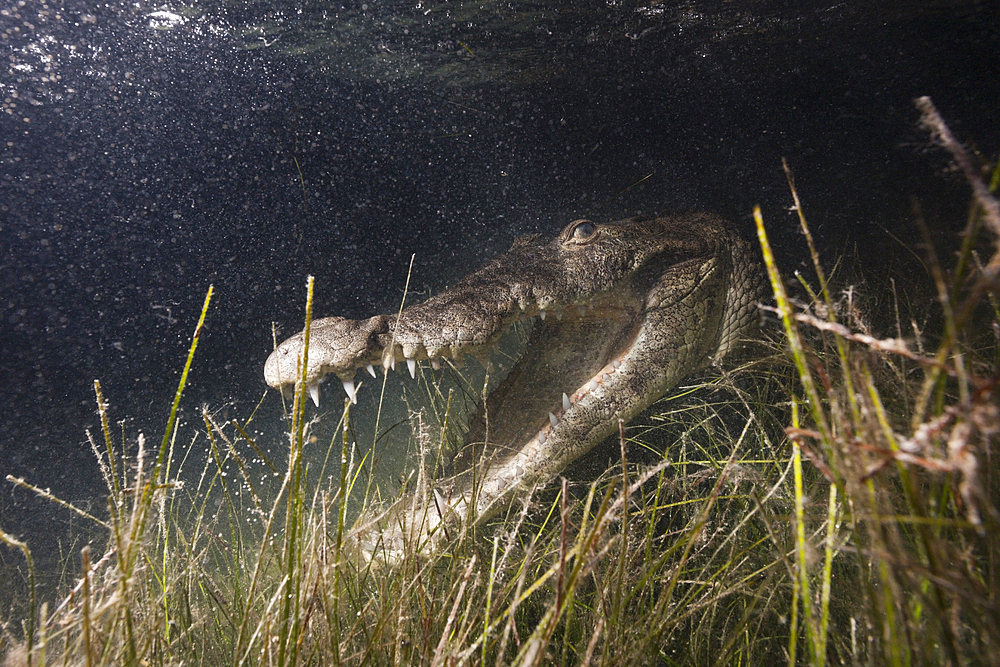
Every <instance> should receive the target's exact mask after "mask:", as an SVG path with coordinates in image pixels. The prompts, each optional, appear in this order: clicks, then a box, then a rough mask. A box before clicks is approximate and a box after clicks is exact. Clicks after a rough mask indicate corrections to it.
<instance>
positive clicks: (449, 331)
mask: <svg viewBox="0 0 1000 667" xmlns="http://www.w3.org/2000/svg"><path fill="white" fill-rule="evenodd" d="M494 294H496V292H495V291H494ZM540 303H541V304H543V305H546V306H548V307H547V308H541V307H539V305H540ZM623 308H624V306H623V303H622V300H621V298H616V299H612V298H611V297H610V295H609V296H607V297H605V298H600V297H598V298H595V299H593V300H592V302H591V303H590V304H589V305H582V304H581V305H576V304H564V303H559V302H557V301H556V300H555V299H552V298H547V299H542V300H540V302H532V301H527V300H525V299H516V298H513V297H512V296H510V295H509V294H508V295H507V296H506V298H502V297H501V298H499V299H497V300H489V301H484V300H483V299H481V298H475V295H474V294H473V293H472V292H471V291H468V292H467V291H465V290H462V291H458V292H456V293H451V294H449V293H447V292H446V293H443V294H441V295H439V297H437V298H432V299H431V300H429V301H427V302H425V303H422V304H418V305H415V306H411V307H409V308H407V309H406V310H404V311H403V312H402V313H401V314H400V316H399V318H398V321H397V320H396V318H393V317H392V316H387V315H377V316H375V317H371V318H368V319H367V320H348V319H345V318H342V317H327V318H323V319H319V320H315V321H314V322H312V325H311V327H310V336H309V350H308V367H307V369H306V373H305V381H306V385H307V389H308V391H309V393H310V395H311V397H312V398H313V401H314V402H315V403H316V404H317V405H318V404H319V389H318V386H319V382H320V381H321V380H322V379H323V378H324V377H325V376H326V375H328V374H330V373H333V374H335V375H337V376H338V377H339V378H340V380H341V382H342V383H343V385H344V389H345V391H346V392H347V395H348V397H350V398H351V400H352V401H353V402H357V395H356V389H355V385H354V377H355V375H356V373H357V371H358V370H359V369H361V368H364V369H366V370H367V371H368V373H370V374H371V375H372V376H373V377H374V376H375V366H377V365H381V366H383V368H385V369H390V368H392V369H395V367H396V364H397V362H398V363H400V364H402V363H404V362H405V363H406V365H407V368H408V370H409V373H410V375H411V376H414V375H415V372H416V364H417V362H419V361H421V360H428V359H429V360H430V361H431V364H432V366H433V367H434V368H435V369H437V368H439V367H440V364H441V361H442V360H443V359H451V360H454V361H456V362H457V363H459V364H461V363H462V361H463V359H464V357H465V356H466V355H469V354H472V355H473V356H476V357H478V358H480V359H483V358H486V357H487V356H488V354H489V350H490V349H491V348H492V347H494V346H495V345H496V344H497V342H498V341H499V339H500V337H501V336H502V335H503V333H504V332H505V331H506V330H507V329H508V328H510V326H511V325H513V324H516V323H524V322H526V321H530V320H533V319H535V320H539V321H541V322H542V323H544V322H545V321H546V319H547V318H552V319H550V320H549V321H550V322H552V321H561V320H563V319H566V320H567V321H568V320H580V319H600V318H602V317H603V318H607V317H611V318H613V319H619V318H621V317H623V315H622V313H623V312H625V311H623ZM633 308H634V306H633ZM304 334H305V332H299V333H298V334H296V335H294V336H292V337H291V338H289V339H288V340H286V341H284V342H283V343H281V344H280V345H279V346H278V347H277V348H276V349H275V350H274V351H273V352H272V353H271V355H270V356H269V357H268V359H267V362H266V363H265V366H264V379H265V380H266V381H267V384H268V385H270V386H271V387H274V388H276V389H280V390H282V391H285V392H287V391H288V390H290V389H291V388H292V387H293V386H294V384H295V383H296V382H297V381H298V379H299V378H300V377H301V376H300V372H301V369H300V366H299V363H300V362H299V357H300V355H301V354H302V351H303V342H304V340H305V335H304ZM563 344H564V345H565V344H573V341H563Z"/></svg>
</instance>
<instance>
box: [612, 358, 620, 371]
mask: <svg viewBox="0 0 1000 667" xmlns="http://www.w3.org/2000/svg"><path fill="white" fill-rule="evenodd" d="M611 365H612V366H614V367H615V370H618V369H619V368H621V367H622V362H620V361H618V360H617V359H615V360H614V361H612V362H611Z"/></svg>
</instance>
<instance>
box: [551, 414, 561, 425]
mask: <svg viewBox="0 0 1000 667" xmlns="http://www.w3.org/2000/svg"><path fill="white" fill-rule="evenodd" d="M558 423H559V418H558V417H556V416H555V415H554V414H552V413H551V412H550V413H549V424H551V425H552V426H555V425H556V424H558Z"/></svg>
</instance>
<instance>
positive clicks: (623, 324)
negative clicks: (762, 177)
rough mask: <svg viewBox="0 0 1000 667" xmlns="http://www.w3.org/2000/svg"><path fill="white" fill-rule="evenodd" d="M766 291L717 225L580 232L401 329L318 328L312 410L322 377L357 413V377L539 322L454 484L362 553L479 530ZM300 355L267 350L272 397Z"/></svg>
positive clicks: (336, 323) (392, 551) (645, 221)
mask: <svg viewBox="0 0 1000 667" xmlns="http://www.w3.org/2000/svg"><path fill="white" fill-rule="evenodd" d="M763 285H764V280H763V273H762V270H761V267H760V264H759V262H758V260H757V259H756V255H755V253H753V251H752V250H751V249H750V246H749V245H748V244H747V243H746V242H745V241H744V240H743V239H742V238H741V237H739V235H737V234H735V233H733V232H732V231H731V230H730V229H729V228H728V226H727V225H726V224H725V223H724V222H723V221H722V220H721V219H720V218H718V217H715V216H712V215H708V214H693V215H685V216H676V217H659V218H630V219H627V220H621V221H618V222H613V223H608V224H598V223H594V222H590V221H585V220H577V221H575V222H572V223H570V225H569V226H568V227H566V228H565V229H564V230H563V231H562V233H561V234H559V236H557V237H556V238H554V239H552V240H551V241H544V240H541V239H540V238H539V237H538V236H537V235H533V236H530V237H524V238H521V239H518V240H517V241H516V242H515V243H514V246H513V247H512V248H511V249H510V251H509V252H507V253H506V254H504V255H502V256H500V257H498V258H497V259H494V260H493V261H491V262H489V263H488V264H486V265H485V266H484V267H483V268H481V269H479V270H478V271H475V272H474V273H472V274H470V275H468V276H466V277H465V278H463V279H462V280H461V281H459V282H458V283H457V284H456V285H454V286H453V287H451V288H449V289H447V290H445V291H444V292H442V293H441V294H438V295H437V296H435V297H432V298H430V299H428V300H427V301H425V302H424V303H421V304H417V305H414V306H410V307H409V308H406V309H405V310H403V312H402V314H401V316H400V317H399V321H398V325H397V320H396V316H395V315H377V316H375V317H372V318H369V319H367V320H347V319H344V318H339V317H331V318H325V319H320V320H316V321H315V322H313V324H312V334H311V338H310V346H309V360H308V361H309V363H308V370H307V373H306V381H307V384H308V386H309V390H310V394H311V395H312V396H313V399H314V400H315V401H317V403H318V399H319V392H318V382H319V380H320V379H321V378H322V377H323V376H324V375H326V374H327V373H335V374H336V375H338V376H339V377H340V379H341V380H342V381H343V382H344V386H345V389H346V390H347V393H348V395H349V396H350V397H351V399H352V400H355V401H356V392H355V389H354V383H353V379H354V376H355V373H356V372H357V371H358V370H359V369H361V368H367V369H368V371H369V372H371V373H372V374H374V370H373V368H372V366H373V365H375V364H381V365H383V366H384V367H385V368H387V369H388V368H389V367H395V364H396V363H397V362H398V363H402V362H406V363H407V365H408V366H409V369H410V374H411V375H412V374H413V369H414V365H415V363H416V362H419V361H420V360H423V359H430V360H431V362H432V365H433V366H434V367H435V368H436V367H437V366H438V365H439V360H440V359H441V358H443V357H450V358H456V359H461V357H463V356H464V355H465V354H470V353H472V354H479V355H481V354H483V352H484V351H486V350H488V349H489V346H490V345H492V344H494V343H496V342H497V340H499V338H500V336H501V334H502V333H503V332H504V330H505V329H506V328H507V327H508V326H509V325H511V324H513V323H515V322H517V321H519V320H522V319H525V318H536V319H535V321H534V328H533V330H532V333H531V336H530V338H529V341H528V344H527V348H526V349H525V351H524V353H523V354H522V356H521V359H520V360H519V361H518V363H517V364H516V365H515V366H514V368H513V369H511V371H510V373H509V375H508V376H507V378H506V379H505V380H504V382H503V383H502V384H501V385H500V386H499V387H497V388H496V389H495V390H494V391H493V392H492V393H491V394H490V396H489V397H488V399H487V401H486V405H485V408H484V409H481V411H480V418H479V419H474V420H473V421H472V426H471V427H470V430H469V433H468V434H467V436H466V447H465V449H464V450H463V451H462V452H460V453H459V456H458V457H457V459H456V463H455V466H454V468H455V470H456V471H457V473H456V475H455V476H454V477H452V478H450V479H448V480H444V481H437V482H435V483H434V488H433V489H432V490H431V491H432V493H428V494H426V496H427V497H433V502H421V501H419V500H418V499H415V500H413V501H409V502H407V501H404V502H402V503H400V504H399V505H398V506H397V507H396V508H395V510H394V511H392V512H390V513H389V514H388V515H387V516H386V517H382V518H381V520H379V521H375V522H374V523H375V524H377V525H376V526H374V527H373V526H365V529H364V530H360V531H358V532H357V533H356V538H357V544H358V547H359V550H360V552H361V554H362V555H363V556H364V557H366V558H373V557H376V555H377V556H378V557H380V558H382V559H384V560H386V561H388V562H392V561H394V560H395V559H396V558H398V557H399V555H400V554H401V553H402V550H403V547H404V542H407V541H411V540H414V541H415V543H414V544H413V548H416V549H417V550H418V551H422V552H425V553H426V552H429V551H433V550H435V549H439V548H441V547H442V546H443V544H444V542H445V541H446V540H447V535H448V533H449V532H450V531H449V530H448V527H449V526H451V525H458V524H460V523H461V522H464V521H472V522H475V523H478V522H482V521H485V520H487V519H489V518H490V517H492V516H494V515H495V514H496V513H497V512H498V511H499V510H500V509H501V508H503V507H504V506H505V505H506V504H507V503H509V502H510V501H511V500H512V499H514V498H515V497H518V496H521V495H523V494H525V493H527V492H529V491H530V490H531V489H532V488H534V487H536V486H538V485H541V484H545V483H547V482H549V481H551V480H552V479H554V478H555V477H556V476H557V475H558V474H559V473H560V472H562V471H563V470H564V469H565V468H566V467H567V466H568V465H570V464H571V463H572V462H573V461H575V460H576V459H577V458H579V457H580V456H582V455H583V454H584V453H586V452H587V451H589V450H590V449H591V448H593V447H594V446H595V445H597V444H598V443H600V442H601V441H602V440H604V439H605V438H607V437H608V436H610V435H611V434H612V433H614V432H615V431H616V430H617V424H618V420H619V419H623V420H625V421H628V420H630V419H632V418H633V417H635V416H636V415H637V414H639V413H640V412H641V411H642V410H644V409H645V408H647V407H648V406H649V405H650V404H652V402H653V401H655V400H656V399H657V398H659V397H660V396H662V395H663V394H664V393H666V392H667V391H668V390H669V389H670V388H672V387H673V386H674V385H676V384H677V383H678V382H679V381H680V380H681V379H683V378H684V377H686V376H688V375H691V374H692V373H695V372H697V371H699V370H701V369H703V368H705V367H706V366H708V365H709V364H711V363H714V362H717V361H719V360H721V358H722V357H723V356H724V355H725V354H726V353H727V352H729V351H731V350H732V349H734V348H735V347H737V346H738V345H739V342H740V341H741V340H742V339H745V338H746V337H748V336H749V335H751V333H752V330H753V328H754V324H755V322H756V319H757V318H756V314H755V311H756V303H757V300H758V299H759V298H760V296H761V294H762V288H763ZM302 343H303V334H302V333H299V334H297V335H295V336H292V337H291V338H289V339H288V340H286V341H285V342H283V343H282V344H281V345H279V346H278V348H277V349H276V350H275V351H274V352H273V353H272V354H271V356H270V357H269V358H268V360H267V363H266V365H265V368H264V377H265V379H266V380H267V383H268V384H269V385H271V386H272V387H275V388H280V389H283V390H286V389H288V388H290V387H291V386H294V383H295V381H296V377H297V376H296V365H297V363H298V359H299V356H300V355H301V351H302ZM483 411H485V414H486V415H488V419H484V418H481V417H482V416H483ZM486 424H488V429H487V428H486ZM474 463H475V465H473V464H474ZM473 471H475V475H476V477H477V478H476V479H475V480H473ZM442 525H443V526H444V528H445V530H439V528H440V527H442Z"/></svg>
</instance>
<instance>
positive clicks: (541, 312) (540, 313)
mask: <svg viewBox="0 0 1000 667" xmlns="http://www.w3.org/2000/svg"><path fill="white" fill-rule="evenodd" d="M547 314H548V313H546V312H545V311H544V310H540V311H538V316H539V317H540V318H542V322H544V321H545V316H546V315H547Z"/></svg>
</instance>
